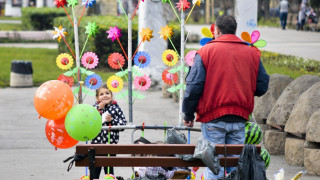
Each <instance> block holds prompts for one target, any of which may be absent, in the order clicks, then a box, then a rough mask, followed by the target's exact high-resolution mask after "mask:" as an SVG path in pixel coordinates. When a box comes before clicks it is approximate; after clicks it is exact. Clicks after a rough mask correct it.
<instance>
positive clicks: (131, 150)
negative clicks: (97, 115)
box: [75, 144, 261, 179]
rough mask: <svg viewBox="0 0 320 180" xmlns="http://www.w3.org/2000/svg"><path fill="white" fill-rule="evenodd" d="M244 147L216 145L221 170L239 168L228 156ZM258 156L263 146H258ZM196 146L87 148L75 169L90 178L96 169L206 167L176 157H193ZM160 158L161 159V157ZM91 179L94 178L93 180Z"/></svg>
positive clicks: (81, 151) (79, 149) (78, 149)
mask: <svg viewBox="0 0 320 180" xmlns="http://www.w3.org/2000/svg"><path fill="white" fill-rule="evenodd" d="M243 147H244V145H243V144H239V145H237V144H228V145H225V144H216V146H215V150H216V154H218V155H223V157H220V165H221V167H235V166H237V163H238V159H239V158H238V157H228V156H227V155H228V154H238V155H240V154H241V151H242V148H243ZM256 147H257V150H258V153H260V151H261V146H260V145H256ZM194 149H195V145H194V144H85V145H77V146H76V154H81V155H85V156H86V157H84V158H83V159H82V160H78V161H76V162H75V166H89V169H90V174H91V173H92V171H93V169H94V168H93V167H106V166H116V167H137V166H138V167H157V166H161V167H205V165H204V164H203V163H202V161H201V160H195V161H184V160H181V159H179V158H178V157H173V156H170V155H172V154H193V153H194ZM107 154H122V155H123V154H127V156H122V155H121V156H116V157H115V156H110V157H108V156H107ZM132 154H149V155H156V156H147V157H145V156H132ZM159 155H160V156H159ZM90 179H91V176H90Z"/></svg>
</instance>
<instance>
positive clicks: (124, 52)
mask: <svg viewBox="0 0 320 180" xmlns="http://www.w3.org/2000/svg"><path fill="white" fill-rule="evenodd" d="M117 41H118V43H119V45H120V46H121V49H122V51H123V53H124V55H125V56H126V58H127V60H128V56H127V54H126V52H125V51H124V49H123V47H122V44H121V43H120V40H119V38H118V37H117Z"/></svg>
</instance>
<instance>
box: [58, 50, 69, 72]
mask: <svg viewBox="0 0 320 180" xmlns="http://www.w3.org/2000/svg"><path fill="white" fill-rule="evenodd" d="M56 63H57V66H58V67H59V68H60V69H62V70H67V69H70V68H71V67H72V65H73V58H72V57H71V56H70V55H69V54H67V53H61V54H60V55H59V56H58V57H57V59H56Z"/></svg>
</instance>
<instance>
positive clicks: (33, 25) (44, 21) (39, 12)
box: [21, 7, 69, 30]
mask: <svg viewBox="0 0 320 180" xmlns="http://www.w3.org/2000/svg"><path fill="white" fill-rule="evenodd" d="M21 12H22V28H23V29H25V30H48V29H53V19H54V18H55V17H60V16H66V13H65V11H64V10H63V8H56V7H54V8H34V7H26V8H22V9H21ZM68 13H69V12H68Z"/></svg>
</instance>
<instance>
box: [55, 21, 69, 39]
mask: <svg viewBox="0 0 320 180" xmlns="http://www.w3.org/2000/svg"><path fill="white" fill-rule="evenodd" d="M65 30H66V29H65V28H63V27H62V26H61V25H60V26H59V28H57V27H54V31H53V34H54V36H53V39H56V38H57V39H58V41H59V42H60V41H61V39H62V36H63V37H64V36H66V35H68V33H67V32H65Z"/></svg>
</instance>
